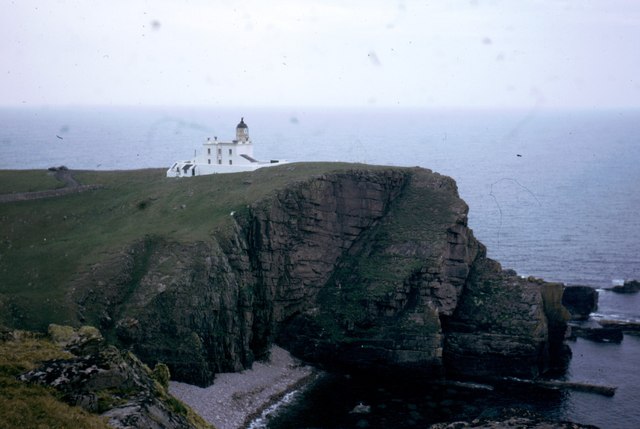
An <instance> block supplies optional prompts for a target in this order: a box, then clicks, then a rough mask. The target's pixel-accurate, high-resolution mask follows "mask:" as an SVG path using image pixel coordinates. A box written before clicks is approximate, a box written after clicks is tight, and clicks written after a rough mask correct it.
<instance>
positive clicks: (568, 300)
mask: <svg viewBox="0 0 640 429" xmlns="http://www.w3.org/2000/svg"><path fill="white" fill-rule="evenodd" d="M562 305H564V306H565V308H566V309H567V310H569V313H571V319H572V320H587V319H589V315H590V314H591V313H593V312H594V311H596V310H597V309H598V291H597V290H596V289H595V288H593V287H591V286H577V285H576V286H566V287H565V288H564V292H563V294H562Z"/></svg>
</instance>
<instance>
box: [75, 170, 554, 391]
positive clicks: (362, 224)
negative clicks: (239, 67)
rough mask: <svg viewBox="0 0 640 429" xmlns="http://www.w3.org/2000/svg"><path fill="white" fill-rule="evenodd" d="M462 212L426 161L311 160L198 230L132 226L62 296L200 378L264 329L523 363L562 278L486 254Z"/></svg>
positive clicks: (237, 362)
mask: <svg viewBox="0 0 640 429" xmlns="http://www.w3.org/2000/svg"><path fill="white" fill-rule="evenodd" d="M467 210H468V208H467V206H466V204H465V203H464V202H463V201H462V200H461V199H460V198H459V197H458V194H457V189H456V185H455V182H454V181H453V180H452V179H450V178H448V177H445V176H441V175H438V174H435V173H432V172H431V171H429V170H423V169H392V168H389V169H379V168H378V169H365V170H355V169H354V170H353V171H345V172H336V173H327V174H325V175H321V176H317V177H313V178H309V179H308V180H306V181H303V182H299V183H297V184H294V185H290V186H288V187H285V188H284V189H281V190H280V191H278V192H276V193H275V194H273V195H270V196H268V197H265V198H263V199H261V200H260V201H256V202H255V203H254V204H252V205H251V206H249V207H247V209H246V210H243V211H242V212H238V213H234V214H233V216H234V218H235V222H234V227H233V228H232V230H227V231H223V232H219V233H217V234H215V235H214V236H212V237H211V238H210V239H209V240H207V241H202V242H197V243H186V244H185V243H177V242H168V241H166V240H164V239H163V238H161V237H148V238H147V239H145V240H144V241H142V242H139V243H136V244H135V245H134V246H132V247H131V248H130V249H128V251H126V252H123V253H122V254H121V255H120V256H118V257H116V258H113V259H111V260H108V261H105V262H104V263H102V264H100V265H96V266H94V269H93V270H92V271H91V272H89V273H86V274H85V275H83V276H82V277H80V278H78V279H77V284H76V285H75V289H74V290H75V291H76V292H75V295H74V296H73V298H74V299H76V300H77V302H78V308H79V313H80V317H81V319H83V318H84V319H88V320H87V322H89V323H93V324H98V325H100V326H101V328H102V330H103V331H105V332H108V335H110V336H111V338H112V339H117V341H119V342H120V343H121V344H123V345H125V346H130V347H132V348H133V350H134V352H135V353H136V354H137V355H138V356H140V357H141V358H142V359H143V360H144V361H146V362H148V363H150V364H154V363H155V362H157V361H161V362H165V363H167V364H168V365H169V367H170V369H171V372H172V374H173V376H174V378H175V379H179V380H184V381H188V382H192V383H195V384H200V385H204V384H208V383H210V382H211V381H212V379H213V375H214V374H215V373H216V372H219V371H233V370H240V369H242V368H245V367H247V366H248V365H250V364H251V363H252V362H253V360H254V359H256V358H259V357H261V356H262V355H264V354H265V353H266V351H267V349H268V346H269V345H270V344H271V343H272V342H274V341H277V342H279V343H280V344H281V345H282V346H283V347H285V348H286V349H288V350H290V351H291V352H293V353H294V354H296V355H298V356H299V357H302V358H304V359H307V360H309V361H311V362H315V363H317V364H320V365H325V366H329V367H347V368H352V369H353V368H360V369H372V368H386V369H396V370H399V369H410V370H412V371H415V370H420V371H423V372H425V373H427V374H442V373H443V372H445V371H447V372H448V373H451V374H459V375H478V374H480V375H483V374H487V375H528V376H534V375H536V374H538V373H539V372H540V371H543V370H544V369H545V368H546V367H547V366H548V363H549V356H550V350H551V352H553V350H554V348H559V347H560V346H559V344H561V342H562V335H563V333H564V327H565V317H566V312H565V311H563V310H564V309H563V307H562V305H561V302H560V301H561V297H562V292H561V291H562V287H561V286H560V285H552V284H545V283H542V282H540V281H535V280H534V279H529V280H523V279H520V278H518V277H517V276H516V275H515V273H513V272H508V271H503V270H502V269H501V267H500V265H499V264H498V263H497V262H495V261H492V260H490V259H487V258H486V251H485V248H484V246H483V245H482V244H480V243H479V242H478V241H477V240H476V239H475V238H474V236H473V233H472V231H471V230H470V229H469V228H468V227H467ZM114 272H117V273H118V274H117V275H113V273H114ZM88 285H95V286H92V287H89V286H88ZM98 290H99V291H100V292H99V293H98ZM95 315H97V316H95ZM92 319H93V320H92Z"/></svg>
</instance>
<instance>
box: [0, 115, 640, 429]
mask: <svg viewBox="0 0 640 429" xmlns="http://www.w3.org/2000/svg"><path fill="white" fill-rule="evenodd" d="M241 117H244V121H245V122H246V123H247V125H248V126H249V133H250V136H251V138H252V140H253V142H254V147H255V149H254V155H255V157H256V158H257V159H259V160H268V159H287V160H289V161H345V162H357V163H366V164H384V165H394V166H419V167H424V168H428V169H431V170H433V171H436V172H438V173H441V174H445V175H448V176H451V177H453V178H454V179H455V180H456V182H457V184H458V190H459V193H460V195H461V197H462V198H463V199H464V200H465V201H466V202H467V204H468V205H469V207H470V208H469V226H470V227H471V228H472V229H473V230H474V233H475V235H476V237H477V238H478V239H479V240H480V241H482V242H483V243H484V244H485V245H486V246H487V248H488V255H489V257H491V258H493V259H495V260H497V261H499V262H500V263H501V264H502V266H503V267H504V268H511V269H514V270H516V271H517V272H518V273H519V274H520V275H523V276H535V277H540V278H543V279H545V280H548V281H558V282H563V283H566V284H569V285H575V284H580V285H590V286H593V287H596V288H598V289H599V293H600V297H599V308H598V310H597V315H596V316H598V317H603V318H610V319H619V320H629V321H640V296H639V295H640V294H637V295H620V294H615V293H613V292H610V291H607V290H605V288H607V287H610V286H612V285H613V284H617V283H620V282H621V281H623V280H625V279H640V216H639V212H640V110H633V109H629V110H624V109H620V110H616V109H610V110H601V109H583V110H551V109H544V108H540V107H538V108H532V109H521V110H453V109H448V110H447V109H444V110H436V109H431V110H423V109H401V108H396V109H374V108H369V109H335V108H334V109H320V108H293V107H292V108H286V109H285V108H280V109H267V108H250V109H249V108H227V109H213V108H211V109H209V108H202V107H194V108H187V107H179V108H178V107H166V108H162V107H154V108H149V107H90V108H89V107H86V108H79V107H67V108H58V107H41V108H28V107H21V108H1V109H0V169H45V168H48V167H52V166H61V165H64V166H67V167H68V168H71V169H95V170H127V169H139V168H157V167H162V168H168V167H169V166H171V165H172V164H173V162H175V161H177V160H184V159H190V158H191V157H192V156H193V155H194V153H195V151H197V150H199V149H200V147H201V143H202V142H203V141H205V140H206V139H207V138H208V137H209V138H213V137H218V138H219V139H222V140H230V139H232V138H233V136H234V135H235V134H234V133H235V126H236V124H237V123H238V122H239V121H240V118H241ZM187 180H188V179H187ZM569 346H570V347H571V349H572V352H573V358H572V361H571V364H570V367H569V370H568V375H567V377H568V379H570V380H574V381H585V382H592V383H597V384H603V385H612V386H617V387H618V389H617V392H616V394H615V395H614V396H613V397H604V396H599V395H596V394H590V393H582V392H573V391H572V392H561V393H550V392H548V391H545V392H541V391H537V392H536V391H533V392H531V391H523V390H518V391H500V390H498V391H494V392H487V391H480V392H469V391H467V390H465V389H458V388H452V387H446V388H445V387H441V386H440V387H438V386H431V385H428V384H427V383H423V382H416V383H406V382H403V383H402V384H395V383H393V382H392V381H389V380H379V379H377V378H376V377H370V378H366V379H363V378H362V377H358V376H353V375H349V374H333V375H330V376H327V377H325V378H323V379H322V381H320V382H318V383H316V384H315V385H314V386H313V387H312V388H311V389H308V390H307V391H305V392H300V393H299V394H297V395H289V396H288V399H287V402H288V404H287V405H285V406H283V407H280V408H278V410H277V411H274V412H273V413H272V415H271V417H269V418H265V419H262V420H261V421H260V422H258V423H256V424H257V426H256V427H268V428H270V429H283V428H301V427H314V428H350V427H354V428H356V427H357V428H367V427H369V428H383V427H384V428H386V427H425V426H428V424H430V423H433V422H437V421H443V420H451V419H457V418H468V419H472V418H475V417H480V416H483V417H487V416H492V415H496V414H498V413H499V412H500V410H502V409H504V408H510V407H519V408H524V409H528V410H531V411H536V412H539V413H542V414H543V415H545V416H547V417H549V418H554V419H564V420H572V421H575V422H579V423H583V424H592V425H596V426H598V427H600V428H621V429H637V428H639V427H640V405H639V404H640V337H635V336H629V335H625V337H624V339H623V341H622V342H621V343H620V344H609V343H594V342H590V341H586V340H583V339H580V338H578V339H577V340H576V341H571V342H569ZM359 404H362V405H363V406H364V407H365V409H366V407H369V408H368V410H369V411H368V412H366V413H356V412H353V411H354V408H355V407H356V406H357V405H359ZM355 409H356V410H357V408H355Z"/></svg>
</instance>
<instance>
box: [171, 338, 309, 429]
mask: <svg viewBox="0 0 640 429" xmlns="http://www.w3.org/2000/svg"><path fill="white" fill-rule="evenodd" d="M316 374H317V371H316V370H315V369H314V368H312V367H310V366H306V365H303V364H301V362H300V361H298V360H297V359H295V358H293V357H292V356H291V355H290V354H289V353H288V352H287V351H286V350H284V349H282V348H280V347H277V346H273V347H272V348H271V353H270V357H269V360H268V361H265V362H255V363H254V364H253V366H252V368H251V369H247V370H245V371H242V372H237V373H222V374H218V375H216V377H215V380H214V383H213V384H212V385H211V386H208V387H204V388H202V387H198V386H193V385H190V384H186V383H179V382H175V381H172V382H171V383H170V385H169V391H170V393H171V394H172V395H173V396H175V397H176V398H178V399H180V400H181V401H183V402H184V403H186V404H188V405H189V406H190V407H191V408H193V409H194V411H196V412H197V413H198V414H200V416H202V418H204V419H205V420H206V421H207V422H209V423H211V424H212V425H214V426H215V427H216V428H217V429H238V428H243V427H246V426H247V425H248V424H249V422H250V420H251V419H252V418H253V417H257V416H258V415H259V414H260V412H262V410H264V409H266V408H267V407H268V406H269V405H271V404H273V403H274V402H276V401H278V400H279V399H280V398H282V397H283V396H284V395H285V394H287V393H289V392H291V391H293V390H295V389H297V388H300V387H301V386H304V385H305V384H306V382H310V381H311V380H313V379H314V378H315V375H316Z"/></svg>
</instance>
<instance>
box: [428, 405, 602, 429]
mask: <svg viewBox="0 0 640 429" xmlns="http://www.w3.org/2000/svg"><path fill="white" fill-rule="evenodd" d="M429 428H430V429H465V428H474V429H501V428H520V429H598V428H597V427H596V426H591V425H582V424H579V423H574V422H568V421H552V420H548V419H545V418H544V417H543V416H541V415H539V414H537V413H534V412H532V411H529V410H524V409H516V408H509V409H504V410H502V412H501V413H500V415H498V416H495V417H484V418H479V419H476V420H473V421H457V422H445V423H436V424H434V425H431V426H429Z"/></svg>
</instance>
